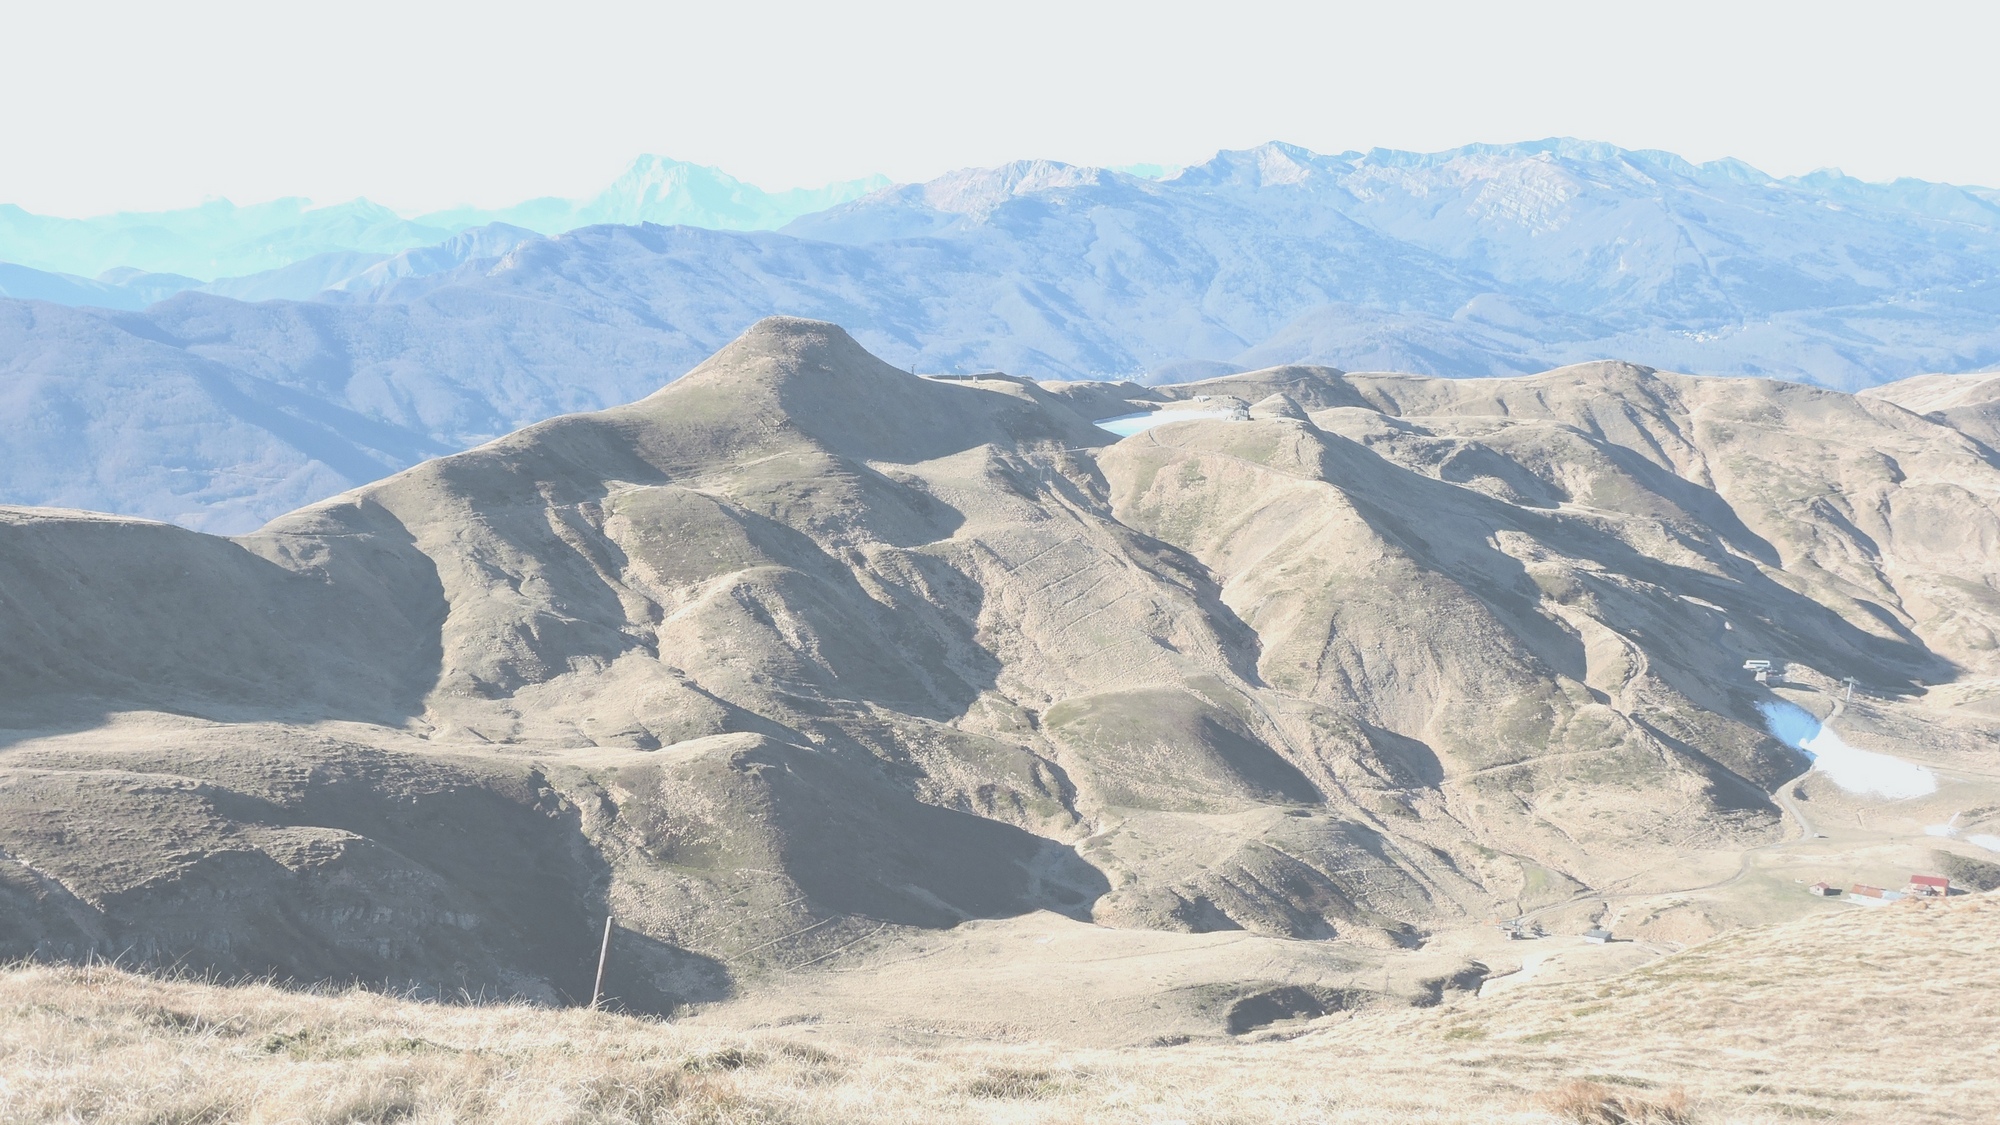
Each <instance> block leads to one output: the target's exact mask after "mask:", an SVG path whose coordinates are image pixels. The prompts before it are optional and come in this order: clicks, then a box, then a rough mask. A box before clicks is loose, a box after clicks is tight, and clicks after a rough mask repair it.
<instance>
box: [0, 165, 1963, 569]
mask: <svg viewBox="0 0 2000 1125" xmlns="http://www.w3.org/2000/svg"><path fill="white" fill-rule="evenodd" d="M878 182H879V181H863V182H857V183H853V184H844V185H834V186H833V187H829V188H827V189H825V190H824V191H821V192H818V193H812V192H804V193H799V192H794V193H790V194H789V195H782V196H774V195H769V194H767V193H763V192H760V191H758V190H757V189H755V188H752V187H749V186H748V185H744V184H741V183H739V182H737V181H735V180H733V179H731V178H730V177H728V176H726V175H725V174H723V173H720V172H718V171H716V170H714V169H703V168H698V167H694V166H691V165H685V164H677V163H675V162H672V161H664V160H660V159H658V158H645V159H642V160H641V161H639V162H638V163H636V164H635V165H634V166H633V168H632V170H631V171H630V172H629V173H628V175H627V176H625V177H624V178H623V179H621V180H620V181H619V182H618V183H617V184H614V185H613V186H612V187H611V188H609V189H607V190H606V191H605V192H603V193H600V194H599V195H598V196H596V197H594V198H591V199H586V200H583V201H580V202H563V201H555V200H543V201H536V202H534V203H530V204H523V205H521V206H520V207H516V208H512V209H502V210H499V211H495V212H492V213H473V212H458V213H455V214H454V215H451V216H446V217H439V216H436V215H432V216H420V217H418V218H416V219H410V220H404V219H402V218H400V217H397V216H394V215H393V214H392V213H388V212H385V211H383V210H382V209H380V208H374V207H373V205H367V204H364V203H355V204H350V205H342V206H340V207H333V208H325V209H319V210H305V209H301V207H300V206H299V205H298V204H297V203H296V201H294V202H288V203H278V204H271V205H265V206H260V207H249V208H230V207H228V206H227V205H222V204H217V205H213V206H210V207H205V208H202V209H200V210H197V211H195V212H188V213H175V214H172V215H162V216H134V217H113V218H110V219H103V220H93V221H90V222H88V223H84V224H83V226H82V228H77V226H76V224H77V223H79V222H82V221H80V220H62V221H57V220H40V219H35V218H34V217H32V216H24V215H22V214H13V215H12V216H10V217H8V218H7V220H6V222H5V223H0V259H5V260H13V261H15V262H17V263H28V262H42V263H44V264H65V263H66V264H69V265H72V266H75V267H76V268H78V269H83V270H89V269H92V268H95V267H96V266H98V264H99V263H102V262H112V261H118V262H119V263H120V264H121V266H133V265H134V264H135V263H138V262H145V263H146V264H147V265H148V267H150V268H159V269H164V268H168V267H172V268H176V269H187V270H194V271H196V273H197V274H198V275H199V276H197V277H188V278H182V279H180V280H179V281H175V280H173V279H171V278H166V279H163V278H161V277H159V276H157V275H154V274H135V275H130V276H127V275H126V274H120V275H117V276H114V277H112V278H111V279H110V280H99V281H86V280H85V279H84V278H81V277H72V278H67V279H65V278H62V277H56V276H53V275H50V274H47V273H33V271H27V270H26V269H25V267H17V266H5V267H0V272H4V271H8V270H11V271H13V272H11V273H5V276H4V277H0V291H4V292H5V293H7V294H10V295H12V296H13V297H14V298H16V299H13V300H5V301H0V372H4V373H5V376H6V386H7V388H8V389H7V392H6V394H5V397H4V399H0V416H4V417H5V418H7V419H8V420H9V421H10V422H11V423H12V424H11V425H9V426H8V427H7V428H6V430H5V431H4V433H5V437H4V438H0V443H4V444H0V453H4V455H5V459H6V464H7V465H8V467H9V471H8V473H7V474H6V476H5V477H4V479H0V499H5V500H7V501H9V502H13V503H24V504H54V505H64V506H72V507H84V508H91V509H96V510H104V511H112V512H118V513H121V514H130V515H142V516H146V517H149V518H153V519H162V520H169V521H173V522H179V523H182V524H184V525H186V526H191V527H198V528H204V529H208V530H214V531H221V532H231V533H234V532H243V531H248V530H251V529H253V528H255V527H257V526H258V525H260V524H261V523H263V522H264V521H265V520H267V519H270V518H272V517H274V516H276V515H278V514H280V513H282V512H284V511H287V510H289V509H291V508H294V507H297V506H299V505H301V504H305V503H309V502H311V501H314V500H318V499H321V498H323V497H326V496H330V495H332V494H334V493H336V492H339V491H342V490H344V489H346V488H349V487H353V486H355V485H359V484H363V483H366V482H368V481H370V480H374V479H377V478H379V477H381V476H383V475H385V474H387V473H390V472H393V471H395V470H397V469H401V468H405V467H407V466H409V465H412V464H415V463H416V462H417V461H419V460H421V459H422V458H424V457H426V456H433V455H436V454H438V453H442V452H448V451H453V450H457V449H463V448H467V447H469V446H472V445H476V444H478V443H480V442H482V441H486V440H490V439H491V438H493V437H496V436H498V435H500V434H504V433H507V432H509V431H511V430H513V429H516V428H519V427H521V426H524V425H528V424H531V423H534V422H537V421H540V420H542V419H544V418H548V417H552V416H554V415H556V414H560V413H564V412H567V411H575V410H592V409H601V408H604V407H608V406H613V405H616V404H618V403H622V402H626V401H629V400H631V399H633V398H636V397H639V396H641V395H644V394H646V393H648V392H650V391H651V390H652V389H653V388H655V387H657V386H659V385H661V384H663V383H665V382H667V381H669V380H671V379H673V378H675V377H677V376H679V375H680V374H681V373H682V372H684V371H686V370H688V369H689V368H691V367H693V366H694V365H695V364H697V363H699V362H700V361H701V360H702V359H703V358H704V357H706V356H707V355H708V354H710V353H711V352H713V351H714V350H715V349H717V348H719V347H721V346H722V345H723V344H725V343H727V342H728V341H729V340H730V339H732V338H734V337H735V336H736V335H737V334H738V333H740V332H741V331H743V330H744V329H745V328H746V327H747V326H749V325H750V324H751V323H753V322H754V321H756V320H758V319H759V318H761V317H764V316H767V315H772V314H786V315H804V316H812V317H818V318H822V319H827V320H831V321H834V322H837V323H840V324H842V325H844V326H846V327H847V328H848V329H849V330H850V331H852V332H853V333H854V334H855V337H856V339H858V340H860V341H861V342H862V343H863V344H864V345H865V346H867V347H869V348H871V349H872V350H874V351H875V352H876V353H877V354H879V355H881V356H882V357H884V358H885V359H887V360H888V361H890V362H892V363H894V364H897V365H898V366H902V367H904V368H906V369H910V370H916V371H921V372H927V373H935V372H942V373H953V372H957V373H975V372H978V371H985V370H1002V371H1007V372H1010V373H1013V374H1019V375H1026V376H1030V377H1034V378H1061V379H1107V378H1125V379H1132V380H1135V381H1139V382H1146V383H1157V382H1167V381H1174V380H1183V379H1188V378H1198V377H1208V376H1213V375H1217V374H1223V373H1227V372H1230V371H1239V370H1248V369H1251V368H1256V367H1263V366H1269V365H1271V364H1274V363H1316V364H1324V365H1327V366H1332V367H1336V368H1340V369H1343V370H1388V371H1410V372H1416V373H1422V374H1437V375H1449V376H1475V375H1504V374H1519V373H1529V372H1535V371H1540V370H1545V369H1547V368H1550V367H1554V366H1558V365H1561V364H1564V363H1573V362H1583V361H1592V360H1599V359H1620V360H1625V361H1628V362H1635V363H1642V364H1646V365H1650V366H1654V367H1658V368H1664V369H1669V370H1680V371H1690V372H1695V373H1699V374H1708V375H1739V374H1749V375H1767V376H1775V377H1779V378H1784V379H1790V380H1794V381H1803V382H1809V383H1814V384H1817V385H1822V386H1831V387H1838V388H1842V389H1848V390H1855V389H1860V388H1862V387H1866V386H1871V385H1876V384H1880V383H1884V382H1889V381H1894V380H1898V379H1902V378H1906V377H1910V376H1914V375H1920V374H1930V373H1940V372H1942V373H1950V372H1961V371H1974V370H1980V369H1987V368H1992V367H1993V366H1995V365H1996V364H2000V335H1996V330H1995V329H1994V324H1995V316H1994V314H1995V311H1996V309H2000V306H1996V305H1995V300H1996V299H2000V298H1996V296H1995V290H1994V289H1993V286H1992V282H1991V278H1992V277H1993V275H1994V272H1995V270H1996V268H2000V202H1996V198H1995V196H1994V195H1993V193H1992V192H1991V191H1988V190H1986V189H1978V188H1958V187H1951V186H1949V185H1942V184H1928V183H1921V182H1917V181H1908V180H1903V181H1897V182H1895V183H1891V184H1870V183H1865V182H1862V181H1859V180H1854V179H1849V178H1846V177H1842V176H1839V175H1838V174H1833V173H1826V174H1815V175H1812V176H1806V177H1796V178H1790V179H1779V178H1774V177H1770V176H1765V175H1763V174H1761V173H1758V172H1757V171H1756V170H1755V169H1753V168H1750V167H1749V166H1747V165H1744V164H1741V163H1737V162H1731V161H1721V162H1714V163H1710V164H1702V165H1695V164H1689V163H1687V162H1685V161H1682V160H1679V159H1678V158H1675V157H1672V156H1670V155H1668V154H1664V153H1648V152H1630V151H1625V150H1621V149H1617V148H1614V147H1612V146H1609V145H1602V144H1593V143H1585V142H1576V141H1547V142H1538V143H1533V144H1519V145H1500V146H1474V147H1471V148H1466V149H1460V150H1454V151H1451V152H1444V153H1437V154H1430V155H1422V154H1413V153H1403V152H1393V151H1380V150H1378V151H1374V152H1369V153H1347V154H1343V155H1339V156H1319V155H1315V154H1313V153H1310V152H1308V151H1306V150H1303V149H1299V148H1295V147H1291V146H1286V145H1277V144H1273V145H1265V146H1262V147H1259V148H1256V149H1250V150H1244V151H1239V152H1224V153H1221V154H1218V155H1217V156H1216V157H1215V158H1214V159H1212V160H1210V161H1207V162H1205V163H1201V164H1197V165H1194V166H1190V167H1188V168H1184V169H1179V170H1177V171H1174V172H1172V173H1169V174H1164V175H1163V177H1162V178H1147V177H1144V176H1137V175H1131V174H1126V173H1120V172H1113V171H1108V170H1105V169H1094V168H1081V167H1071V166H1066V165H1060V164H1052V163H1048V162H1039V161H1030V162H1022V163H1017V164H1011V165H1007V166H1004V167H1000V168H993V169H972V170H967V171H964V172H958V173H952V174H950V175H947V176H944V177H941V178H939V179H936V180H933V181H931V182H928V183H924V184H917V185H904V186H887V187H879V188H876V184H877V183H878ZM871 188H875V190H872V191H869V189H871ZM863 192H868V193H867V194H862V193H863ZM842 200H845V202H842ZM824 204H832V205H831V206H822V205H824ZM814 208H818V209H814ZM141 220H143V221H141ZM494 220H498V221H494ZM634 222H641V223H642V225H637V226H632V225H625V226H618V225H604V224H607V223H627V224H630V223H634ZM475 223H484V225H473V224H475ZM658 223H666V224H681V225H666V226H660V225H654V224H658ZM575 224H598V225H581V226H575V229H568V230H567V233H556V234H554V235H553V237H545V236H544V234H543V233H539V232H557V231H562V230H565V229H567V228H570V227H572V226H573V225H575ZM781 224H782V226H781V229H778V230H752V229H737V228H753V227H774V226H780V225H781ZM717 228H729V229H717ZM79 230H81V231H82V233H79ZM454 231H456V233H453V232H454ZM142 235H143V236H144V237H143V238H142V237H141V236H142ZM146 239H151V240H153V241H151V242H149V241H146ZM424 243H431V244H429V245H424ZM59 251H60V253H59ZM62 254H68V255H70V256H69V257H62V256H61V255H62ZM175 255H178V256H175ZM245 255H248V256H247V257H246V256H245ZM202 262H208V263H211V265H210V267H209V268H206V269H203V268H200V263H202ZM232 263H233V264H232ZM253 265H254V266H267V267H269V268H268V269H267V270H266V271H265V272H262V273H256V274H251V275H248V276H235V277H224V278H217V277H215V276H213V275H214V273H215V271H216V270H220V269H224V268H241V269H248V268H250V267H251V266H253ZM114 272H115V271H114ZM31 273H32V276H29V274H31ZM127 274H130V271H129V270H128V271H127ZM10 279H11V280H10ZM197 281H199V282H201V284H199V285H196V284H195V283H196V282H197ZM182 284H185V285H188V286H191V288H185V289H180V290H179V291H175V289H174V287H175V286H178V285H182ZM107 287H108V288H107ZM113 289H115V290H116V292H111V291H110V290H113ZM63 306H66V307H63ZM93 306H96V307H93ZM104 306H111V307H113V308H122V309H123V310H124V311H106V310H105V309H104ZM142 310H143V311H142Z"/></svg>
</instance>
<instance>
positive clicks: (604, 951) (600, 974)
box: [590, 914, 611, 1012]
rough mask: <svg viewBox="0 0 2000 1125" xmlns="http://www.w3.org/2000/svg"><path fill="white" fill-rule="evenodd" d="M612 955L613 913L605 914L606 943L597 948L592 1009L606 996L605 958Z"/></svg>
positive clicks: (591, 995)
mask: <svg viewBox="0 0 2000 1125" xmlns="http://www.w3.org/2000/svg"><path fill="white" fill-rule="evenodd" d="M610 955H611V915H609V914H606V915H605V916H604V944H603V945H601V946H599V947H598V948H597V983H596V984H593V985H591V986H590V1010H591V1011H593V1012H594V1011H596V1010H597V1002H598V1001H599V1000H601V999H603V998H604V959H605V958H606V957H609V956H610Z"/></svg>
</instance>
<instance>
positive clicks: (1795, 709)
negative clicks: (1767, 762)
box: [1757, 700, 1819, 758]
mask: <svg viewBox="0 0 2000 1125" xmlns="http://www.w3.org/2000/svg"><path fill="white" fill-rule="evenodd" d="M1757 710H1759V711H1762V712H1763V713H1764V725H1765V726H1766V727H1769V728H1770V731H1771V737H1773V738H1775V739H1777V740H1778V741H1779V742H1782V743H1784V744H1785V745H1787V746H1789V747H1791V748H1792V749H1794V750H1797V751H1799V752H1800V753H1802V754H1804V755H1805V756H1806V757H1808V758H1813V757H1817V755H1815V754H1814V753H1813V752H1812V751H1810V750H1807V749H1806V743H1808V742H1811V741H1812V740H1813V739H1814V738H1817V737H1818V736H1819V720H1818V719H1815V718H1813V717H1812V715H1811V714H1809V713H1807V711H1806V710H1805V708H1803V707H1800V706H1798V705H1796V704H1792V703H1786V702H1785V701H1783V700H1767V701H1765V702H1763V703H1759V704H1758V705H1757Z"/></svg>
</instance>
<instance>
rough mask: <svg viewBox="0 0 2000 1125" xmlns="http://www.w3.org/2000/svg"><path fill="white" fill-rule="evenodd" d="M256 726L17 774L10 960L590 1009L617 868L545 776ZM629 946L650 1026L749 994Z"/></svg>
mask: <svg viewBox="0 0 2000 1125" xmlns="http://www.w3.org/2000/svg"><path fill="white" fill-rule="evenodd" d="M257 731H258V733H261V735H262V736H263V737H262V738H259V737H257V734H246V733H239V732H232V733H230V734H226V735H223V736H220V737H219V738H212V739H209V740H202V741H197V740H194V739H187V740H185V741H182V742H181V744H180V745H178V746H173V747H171V748H168V749H165V750H146V751H107V752H97V753H89V752H84V753H53V752H50V751H48V750H37V751H30V752H27V753H26V754H21V755H17V756H16V757H15V758H14V759H13V760H12V761H11V762H10V764H9V765H8V766H6V767H4V769H0V776H4V777H5V779H6V784H4V785H0V854H4V855H5V856H6V857H7V859H5V860H0V868H4V869H5V870H6V872H7V873H8V877H5V878H0V900H6V901H7V905H8V907H9V909H8V910H7V911H6V912H5V914H4V916H0V956H8V957H18V956H34V957H38V958H44V959H53V960H66V961H79V960H90V959H97V958H108V959H115V960H118V961H120V962H121V963H123V964H127V965H138V966H144V967H149V968H154V969H175V970H185V971H192V972H197V973H204V974H215V975H218V976H221V977H224V978H229V979H243V978H259V977H272V978H275V979H278V980H280V981H285V982H291V983H297V984H309V983H313V982H318V981H334V982H338V983H346V982H358V983H362V984H366V985H369V986H372V987H386V988H393V989H398V990H405V989H407V990H415V991H416V992H418V993H419V994H422V995H427V996H432V997H435V998H438V999H444V1000H455V999H480V998H487V999H498V998H507V997H516V996H518V997H522V998H525V999H529V1000H533V1001H536V1002H540V1003H549V1004H573V1003H582V1002H586V1001H587V1000H588V999H589V996H590V989H591V984H592V979H591V978H592V971H593V969H594V968H595V962H596V952H597V938H598V935H599V934H600V933H601V930H600V929H599V927H601V925H602V923H603V918H604V913H605V909H606V907H605V895H606V892H607V890H608V889H609V886H610V883H611V881H612V878H613V873H612V871H611V869H610V868H609V866H608V865H607V864H606V863H605V861H604V859H603V857H602V856H601V855H600V854H599V852H598V851H597V849H596V847H595V846H594V845H593V844H592V842H591V841H590V840H588V839H587V838H586V837H585V836H584V834H583V831H582V829H581V825H580V821H579V817H578V811H577V809H576V807H575V806H574V805H572V804H570V803H569V802H568V801H567V800H565V799H564V798H563V796H562V795H561V794H559V793H558V792H556V791H555V790H554V789H553V788H552V787H551V786H550V785H549V784H548V782H547V780H546V779H545V778H544V777H543V775H542V773H541V772H540V771H539V770H538V769H535V768H532V767H508V766H501V767H498V768H496V767H493V766H485V767H479V768H463V767H460V766H457V765H453V764H450V763H447V762H443V761H440V760H438V759H434V758H430V757H426V756H416V755H408V754H397V753H392V752H387V751H382V750H378V749H374V748H370V747H364V746H358V745H354V744H350V743H341V742H337V741H334V740H331V739H326V738H318V737H313V736H307V735H300V734H294V733H288V732H284V731H282V730H273V729H271V728H257ZM136 825H144V826H145V830H144V831H133V830H132V828H133V826H136ZM620 951H621V960H620V962H619V964H618V966H617V970H618V971H617V975H616V976H615V977H614V979H613V987H614V989H615V991H616V992H617V994H618V995H619V996H620V997H621V1000H622V1003H623V1004H624V1006H626V1007H629V1008H632V1009H634V1010H641V1011H652V1012H667V1011H671V1010H672V1009H673V1008H674V1007H675V1006H677V1005H680V1004H684V1003H687V1002H690V1001H699V1000H710V999H716V998H720V997H722V996H724V995H727V993H728V991H729V989H730V983H729V977H728V974H727V973H726V972H725V971H724V970H723V969H722V967H721V966H720V965H718V964H716V963H715V962H713V961H711V960H710V959H707V958H704V957H701V956H700V955H698V954H694V953H691V952H688V951H686V950H682V949H676V948H673V947H671V946H668V945H666V944H665V943H661V942H657V941H655V940H653V939H651V938H647V937H646V936H645V935H641V934H628V935H625V936H624V937H622V938H621V940H620Z"/></svg>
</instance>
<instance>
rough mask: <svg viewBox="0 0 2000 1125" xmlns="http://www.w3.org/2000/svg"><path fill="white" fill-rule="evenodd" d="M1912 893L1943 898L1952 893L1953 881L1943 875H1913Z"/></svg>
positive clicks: (1911, 880)
mask: <svg viewBox="0 0 2000 1125" xmlns="http://www.w3.org/2000/svg"><path fill="white" fill-rule="evenodd" d="M1910 893H1911V894H1913V895H1930V896H1933V897H1936V898H1943V897H1944V896H1946V895H1948V894H1950V893H1951V880H1950V879H1947V878H1945V877H1944V876H1942V875H1912V876H1910Z"/></svg>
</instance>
